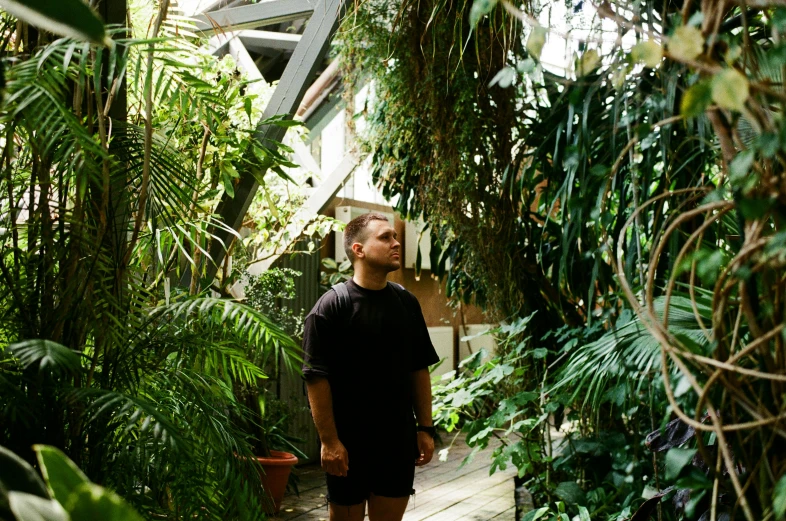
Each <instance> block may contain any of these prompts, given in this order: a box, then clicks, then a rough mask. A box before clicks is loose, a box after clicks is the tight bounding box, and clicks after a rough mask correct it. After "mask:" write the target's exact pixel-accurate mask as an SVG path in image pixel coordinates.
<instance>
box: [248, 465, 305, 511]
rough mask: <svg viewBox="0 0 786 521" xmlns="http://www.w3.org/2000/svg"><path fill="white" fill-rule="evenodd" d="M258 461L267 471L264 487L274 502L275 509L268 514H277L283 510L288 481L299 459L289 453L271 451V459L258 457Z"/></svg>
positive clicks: (264, 477) (264, 476) (264, 475)
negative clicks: (282, 505)
mask: <svg viewBox="0 0 786 521" xmlns="http://www.w3.org/2000/svg"><path fill="white" fill-rule="evenodd" d="M257 461H259V463H260V464H261V465H262V469H263V470H264V471H265V473H264V474H262V476H260V477H261V478H262V486H263V487H264V489H265V492H266V493H267V495H268V496H269V497H270V498H271V499H272V500H273V505H272V507H273V509H272V511H270V512H267V513H268V514H277V513H278V511H279V510H280V509H281V500H283V499H284V492H286V490H287V481H288V480H289V473H290V472H291V471H292V467H293V466H295V465H297V457H296V456H295V455H294V454H290V453H289V452H282V451H278V450H271V451H270V457H264V456H257Z"/></svg>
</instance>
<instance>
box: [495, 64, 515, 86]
mask: <svg viewBox="0 0 786 521" xmlns="http://www.w3.org/2000/svg"><path fill="white" fill-rule="evenodd" d="M515 79H516V69H514V68H513V67H504V68H503V69H502V70H501V71H499V72H498V73H497V74H495V75H494V77H493V78H492V79H491V81H490V82H489V87H493V86H494V85H497V84H499V86H500V87H502V88H503V89H507V88H508V87H510V86H511V85H512V84H513V80H515Z"/></svg>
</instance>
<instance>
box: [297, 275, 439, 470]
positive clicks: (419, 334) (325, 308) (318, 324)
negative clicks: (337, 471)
mask: <svg viewBox="0 0 786 521" xmlns="http://www.w3.org/2000/svg"><path fill="white" fill-rule="evenodd" d="M346 286H347V290H348V291H349V300H350V302H351V306H352V309H351V313H350V311H349V306H346V307H345V308H344V309H343V310H342V309H340V306H339V299H338V295H337V294H336V292H335V291H328V292H327V293H326V294H325V295H323V296H322V298H320V299H319V301H318V302H317V303H316V305H315V306H314V309H312V310H311V313H309V314H308V316H307V317H306V323H305V331H304V334H303V350H304V352H305V358H304V360H305V363H304V365H303V374H304V376H305V377H306V378H307V379H308V378H310V377H313V376H323V377H327V379H328V382H329V383H330V390H331V394H332V398H333V417H334V419H335V422H336V428H337V430H338V436H339V439H340V440H341V442H342V443H343V444H344V445H345V446H346V447H347V450H350V451H351V450H352V449H356V450H363V449H365V448H369V449H370V448H371V447H370V444H371V443H372V442H373V443H374V444H375V445H376V446H377V447H380V446H382V447H384V446H387V450H390V449H392V448H393V446H396V447H403V449H402V450H405V451H409V450H411V443H412V440H413V438H414V435H415V419H414V411H413V397H412V382H411V375H412V372H413V371H417V370H419V369H424V368H426V367H428V366H430V365H432V364H435V363H437V362H438V361H439V357H438V356H437V353H436V351H435V350H434V346H433V345H432V344H431V339H430V338H429V336H428V330H427V329H426V321H425V320H424V319H423V313H422V311H421V309H420V304H418V301H417V299H416V298H415V296H414V295H412V293H410V292H408V291H406V290H401V289H400V288H393V287H392V285H391V284H388V286H387V287H386V288H385V289H381V290H370V289H365V288H362V287H360V286H358V285H357V284H355V282H354V281H352V280H350V281H348V282H347V283H346ZM381 442H382V443H384V444H385V445H381V444H380V443H381ZM391 444H392V446H391ZM383 450H384V449H383ZM407 454H409V453H407ZM391 455H392V454H391Z"/></svg>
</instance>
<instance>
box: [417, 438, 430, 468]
mask: <svg viewBox="0 0 786 521" xmlns="http://www.w3.org/2000/svg"><path fill="white" fill-rule="evenodd" d="M418 450H419V451H420V457H419V458H418V459H416V460H415V466H416V467H422V466H423V465H425V464H426V463H428V462H429V461H431V458H432V457H433V456H434V438H432V437H431V436H430V435H429V434H428V433H427V432H418Z"/></svg>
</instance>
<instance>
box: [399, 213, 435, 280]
mask: <svg viewBox="0 0 786 521" xmlns="http://www.w3.org/2000/svg"><path fill="white" fill-rule="evenodd" d="M424 225H425V223H424V222H423V221H422V220H420V219H418V220H416V221H406V225H405V228H404V267H405V268H410V269H415V263H416V261H417V258H418V230H422V229H423V226H424ZM430 254H431V233H429V231H428V230H426V231H425V232H423V235H422V236H421V238H420V255H421V262H420V268H421V269H424V270H430V269H431V257H430Z"/></svg>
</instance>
